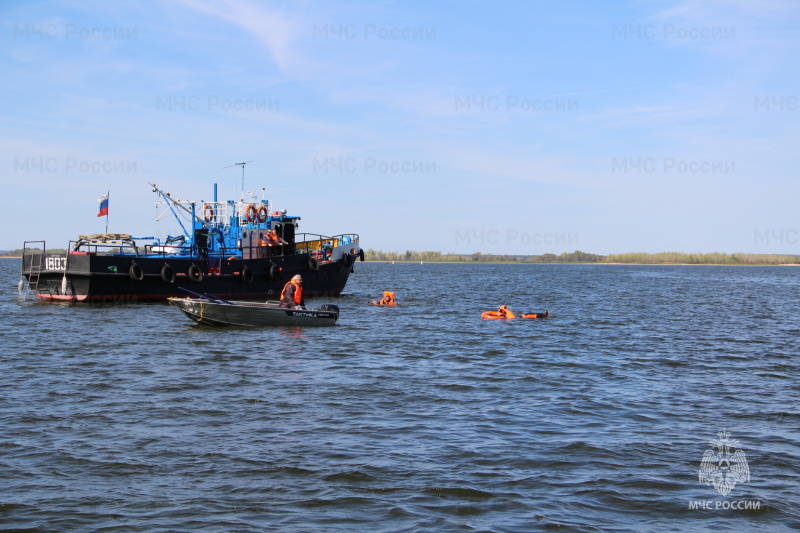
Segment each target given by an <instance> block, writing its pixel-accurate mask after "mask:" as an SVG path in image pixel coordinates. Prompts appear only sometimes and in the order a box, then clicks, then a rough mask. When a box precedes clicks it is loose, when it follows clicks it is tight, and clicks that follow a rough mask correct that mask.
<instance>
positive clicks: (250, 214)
mask: <svg viewBox="0 0 800 533" xmlns="http://www.w3.org/2000/svg"><path fill="white" fill-rule="evenodd" d="M256 216H257V212H256V206H254V205H253V204H250V205H248V206H247V221H248V222H252V221H254V220H255V219H256Z"/></svg>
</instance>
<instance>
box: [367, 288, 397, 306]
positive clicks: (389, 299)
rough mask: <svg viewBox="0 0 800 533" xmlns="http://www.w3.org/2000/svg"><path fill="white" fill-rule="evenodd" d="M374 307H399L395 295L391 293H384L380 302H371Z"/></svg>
mask: <svg viewBox="0 0 800 533" xmlns="http://www.w3.org/2000/svg"><path fill="white" fill-rule="evenodd" d="M370 303H371V304H372V305H382V306H385V307H394V306H395V305H397V303H395V301H394V293H393V292H391V291H383V298H381V299H380V301H378V302H370Z"/></svg>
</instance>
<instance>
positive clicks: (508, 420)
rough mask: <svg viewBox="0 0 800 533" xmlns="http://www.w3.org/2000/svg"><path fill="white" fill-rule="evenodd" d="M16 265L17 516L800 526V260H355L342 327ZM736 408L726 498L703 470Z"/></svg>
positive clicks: (498, 525)
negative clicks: (85, 301) (66, 279)
mask: <svg viewBox="0 0 800 533" xmlns="http://www.w3.org/2000/svg"><path fill="white" fill-rule="evenodd" d="M19 268H20V262H19V260H11V259H4V260H0V290H2V292H1V293H0V296H1V298H0V317H2V318H0V320H2V328H0V357H1V358H2V378H0V423H1V424H2V426H1V427H2V428H3V432H2V434H1V435H0V467H2V472H1V474H2V475H1V476H0V529H3V530H8V529H17V530H23V531H24V530H29V531H75V530H82V531H157V530H163V531H167V530H169V531H348V532H352V531H531V530H556V529H563V530H568V531H608V530H615V531H628V530H649V531H691V530H714V531H733V530H770V531H781V530H792V529H797V528H800V509H799V508H798V504H799V503H800V497H799V496H798V493H800V482H799V479H798V473H799V472H800V459H798V455H800V453H799V452H800V387H798V379H797V373H798V370H799V368H798V367H799V366H800V365H799V364H798V363H799V361H798V346H799V345H800V311H798V302H800V269H796V268H791V267H708V266H702V267H691V266H616V265H606V266H596V265H592V266H588V265H574V266H567V265H552V266H551V265H458V264H456V265H448V264H424V265H419V264H395V265H390V264H372V263H356V266H355V269H356V274H355V275H354V276H352V277H351V278H350V282H349V284H348V287H347V294H346V295H345V296H343V297H341V298H339V299H335V300H330V301H332V302H333V303H336V304H338V305H339V306H340V307H341V308H342V316H341V319H340V322H339V325H337V326H336V327H334V328H316V329H314V328H307V329H290V328H277V329H269V328H265V329H213V328H207V327H203V326H197V325H194V324H192V323H191V322H190V321H189V320H188V319H187V318H186V317H184V316H183V315H182V314H180V313H179V312H178V311H177V309H175V308H172V307H170V306H168V305H167V304H140V305H116V306H102V305H63V304H49V303H40V302H34V301H32V300H25V301H22V300H20V299H19V298H18V296H17V281H18V279H19ZM383 290H394V291H395V292H396V294H397V298H398V301H399V303H400V306H399V307H396V308H390V309H384V308H377V307H374V306H369V305H367V302H368V301H369V300H371V299H377V298H378V297H380V295H381V291H383ZM325 301H328V300H322V299H316V300H315V301H314V302H313V303H314V304H320V303H324V302H325ZM500 304H508V305H509V306H510V307H511V309H512V310H514V311H520V312H524V311H543V310H545V309H548V308H549V309H550V310H551V312H552V313H553V315H554V316H553V318H551V319H550V320H546V321H545V320H517V321H483V320H481V319H480V313H481V312H482V311H486V310H494V309H496V308H497V307H498V306H499V305H500ZM723 428H727V430H728V431H729V432H730V433H731V437H730V438H731V439H736V440H738V441H739V442H738V447H739V449H741V450H743V451H744V452H745V454H746V457H747V462H748V465H749V470H750V476H751V477H750V479H749V481H746V482H740V483H738V484H736V485H735V487H734V488H733V489H732V490H731V492H730V493H729V494H728V495H727V497H723V496H722V495H721V494H720V493H719V492H718V491H717V490H715V488H714V487H713V486H707V485H705V484H701V483H699V481H698V471H699V468H700V465H701V459H702V458H703V454H704V452H705V451H706V450H708V449H710V448H711V446H710V444H709V441H711V440H712V439H715V438H717V433H718V432H721V431H722V430H723Z"/></svg>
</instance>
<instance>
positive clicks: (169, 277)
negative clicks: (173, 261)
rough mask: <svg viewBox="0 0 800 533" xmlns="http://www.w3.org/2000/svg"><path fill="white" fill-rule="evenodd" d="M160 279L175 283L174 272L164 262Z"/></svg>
mask: <svg viewBox="0 0 800 533" xmlns="http://www.w3.org/2000/svg"><path fill="white" fill-rule="evenodd" d="M161 281H163V282H164V283H169V284H172V283H175V272H174V271H173V270H172V267H171V266H169V264H167V263H164V266H162V267H161Z"/></svg>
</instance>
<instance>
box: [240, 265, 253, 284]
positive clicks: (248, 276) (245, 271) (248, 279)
mask: <svg viewBox="0 0 800 533" xmlns="http://www.w3.org/2000/svg"><path fill="white" fill-rule="evenodd" d="M240 276H241V278H242V281H244V282H245V283H252V281H253V273H252V272H250V268H248V266H247V265H244V266H243V267H242V272H241V274H240Z"/></svg>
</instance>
